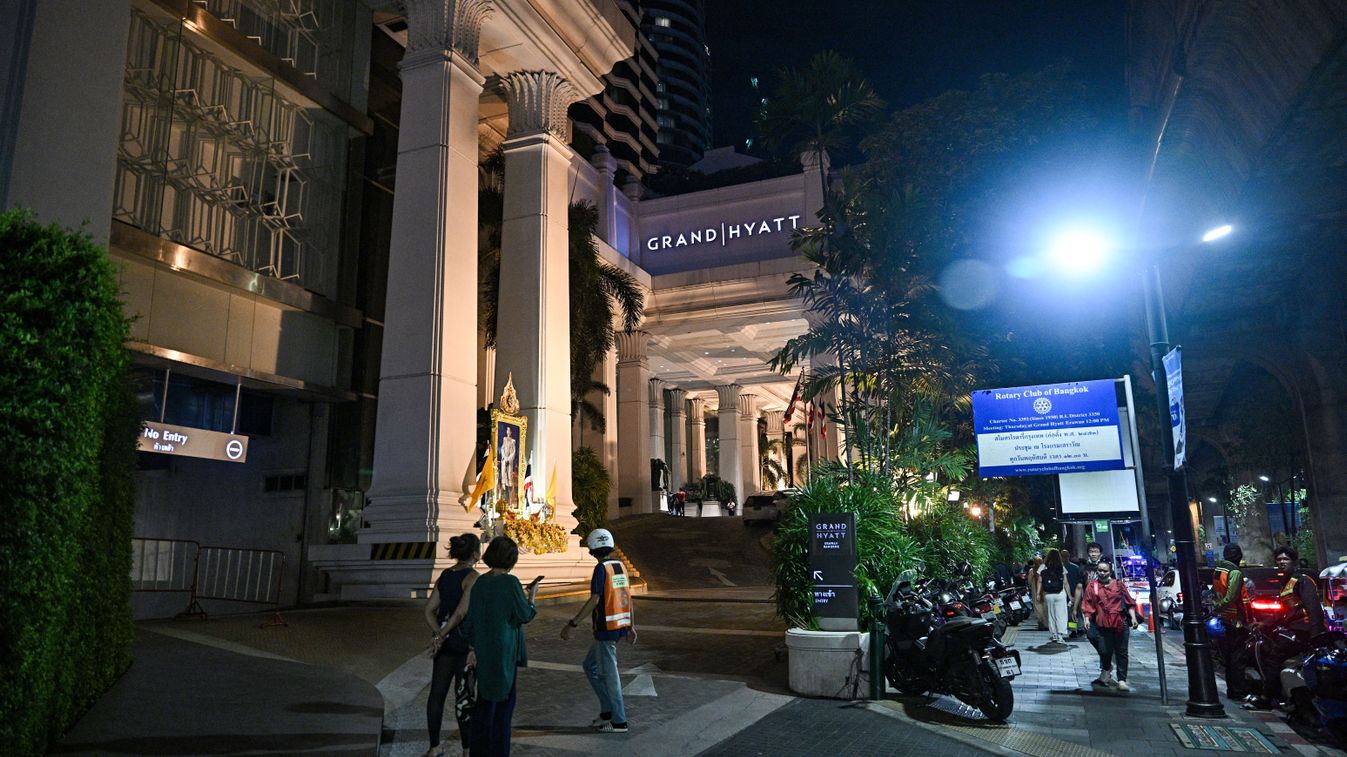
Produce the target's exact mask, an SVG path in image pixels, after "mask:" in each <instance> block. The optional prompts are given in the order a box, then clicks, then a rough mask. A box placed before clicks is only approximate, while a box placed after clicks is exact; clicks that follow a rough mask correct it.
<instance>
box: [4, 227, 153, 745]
mask: <svg viewBox="0 0 1347 757" xmlns="http://www.w3.org/2000/svg"><path fill="white" fill-rule="evenodd" d="M126 335H127V324H126V321H125V318H124V316H123V315H122V308H121V305H120V303H119V302H118V296H117V284H116V277H115V275H114V273H113V269H112V266H111V264H110V263H109V262H108V259H107V255H106V253H105V251H104V250H103V249H102V248H101V247H99V246H98V245H97V244H95V243H94V242H93V240H92V239H90V238H89V237H88V236H87V235H86V234H82V233H69V232H66V231H63V230H62V229H60V228H58V227H56V226H43V225H40V224H38V223H36V222H35V221H34V220H33V217H32V215H31V214H30V213H28V212H26V211H10V212H7V213H3V214H0V465H2V466H3V467H2V468H0V469H3V470H4V473H5V478H6V485H7V486H6V489H7V491H6V497H5V517H4V518H3V519H0V593H2V594H3V596H4V602H3V603H2V604H0V629H3V631H0V744H4V746H5V751H6V752H7V753H10V754H14V753H17V754H40V753H42V752H43V751H44V750H45V748H46V746H47V745H48V744H49V743H51V742H52V741H54V740H55V739H56V738H58V737H59V736H60V735H61V734H62V733H63V732H64V731H65V730H66V729H67V728H69V726H70V725H71V724H72V723H73V722H74V721H75V720H76V719H77V718H78V717H79V716H80V715H82V714H83V713H84V712H85V710H87V709H88V707H89V706H90V705H91V704H92V703H93V701H94V700H95V699H96V698H97V697H98V696H99V695H100V694H102V693H103V691H105V690H106V689H107V688H108V687H109V686H111V685H112V683H113V681H115V680H116V678H117V677H118V676H119V675H120V674H121V673H122V672H123V671H124V670H125V669H126V667H127V666H128V665H129V664H130V660H131V644H132V641H133V634H134V629H133V626H132V624H131V582H130V571H131V528H132V512H133V508H134V492H133V481H132V475H133V468H134V464H135V457H134V456H135V453H134V449H135V436H136V433H137V419H136V417H135V414H134V405H133V404H132V402H131V396H130V393H129V389H128V386H127V383H126V353H125V351H124V350H123V348H122V342H123V341H124V340H125V339H126Z"/></svg>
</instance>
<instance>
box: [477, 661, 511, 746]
mask: <svg viewBox="0 0 1347 757" xmlns="http://www.w3.org/2000/svg"><path fill="white" fill-rule="evenodd" d="M518 686H519V681H518V680H517V679H516V681H515V682H514V684H511V686H510V693H509V695H508V696H506V697H505V701H503V702H493V701H491V700H489V699H480V698H479V699H478V700H477V708H476V709H475V710H473V713H472V743H471V751H472V757H510V722H511V721H512V720H513V719H514V706H515V702H516V701H518V692H517V689H518Z"/></svg>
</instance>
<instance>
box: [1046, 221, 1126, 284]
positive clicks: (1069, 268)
mask: <svg viewBox="0 0 1347 757" xmlns="http://www.w3.org/2000/svg"><path fill="white" fill-rule="evenodd" d="M1112 254H1113V244H1112V243H1111V242H1109V240H1108V239H1106V238H1105V237H1104V236H1103V235H1102V234H1100V233H1099V232H1097V231H1094V230H1091V229H1087V228H1084V227H1076V228H1072V229H1068V230H1066V231H1064V232H1062V233H1061V234H1060V235H1058V236H1057V238H1056V239H1054V240H1053V241H1052V244H1051V245H1050V246H1049V247H1048V259H1049V260H1051V261H1052V263H1053V265H1055V266H1056V267H1057V268H1058V269H1059V270H1061V271H1063V272H1065V273H1068V274H1072V275H1084V274H1088V273H1093V272H1094V271H1095V270H1097V269H1098V268H1100V267H1102V266H1103V265H1104V263H1105V262H1106V261H1107V260H1108V259H1109V257H1110V256H1111V255H1112Z"/></svg>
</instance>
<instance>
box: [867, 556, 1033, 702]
mask: <svg viewBox="0 0 1347 757" xmlns="http://www.w3.org/2000/svg"><path fill="white" fill-rule="evenodd" d="M916 578H917V575H916V572H915V571H911V570H908V571H904V572H903V573H902V574H901V575H900V576H899V577H898V579H897V580H896V581H895V582H894V584H893V587H892V588H891V589H890V590H889V594H888V596H887V597H886V598H885V600H884V623H885V626H886V629H887V637H886V639H885V643H884V644H885V650H884V651H885V658H884V673H885V677H886V678H887V679H888V681H889V683H890V684H892V685H893V687H894V688H896V689H898V690H899V691H901V692H902V693H904V694H924V693H927V692H934V693H937V694H949V695H952V696H954V697H955V698H956V699H958V700H959V701H961V702H963V703H964V704H967V705H969V706H970V707H976V708H977V709H979V710H981V711H982V714H983V715H984V716H986V718H987V719H988V720H991V721H996V722H999V721H1003V720H1005V719H1006V718H1007V717H1009V715H1010V713H1011V711H1012V710H1013V709H1014V707H1015V695H1014V691H1013V690H1012V689H1011V686H1010V682H1011V681H1012V680H1013V679H1014V678H1015V677H1016V676H1018V675H1020V671H1021V667H1020V653H1019V652H1018V651H1017V650H1015V649H1012V648H1009V647H1007V646H1006V645H1005V644H1002V643H1001V641H1000V640H999V639H997V638H996V636H995V627H994V626H993V624H991V623H989V622H987V621H985V620H983V619H981V618H973V617H969V616H968V615H967V614H966V607H965V606H964V603H963V602H962V601H961V600H960V598H959V595H958V593H957V586H953V585H950V584H946V583H943V582H940V581H937V580H935V579H925V580H922V581H917V580H916Z"/></svg>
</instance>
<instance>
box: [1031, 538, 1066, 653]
mask: <svg viewBox="0 0 1347 757" xmlns="http://www.w3.org/2000/svg"><path fill="white" fill-rule="evenodd" d="M1070 585H1071V584H1070V582H1069V581H1068V580H1067V576H1066V566H1065V565H1064V564H1063V563H1062V553H1061V552H1060V551H1058V550H1056V549H1050V550H1048V557H1047V559H1046V560H1044V561H1043V565H1042V566H1040V567H1039V569H1038V594H1037V595H1036V596H1035V597H1034V602H1035V603H1042V604H1043V611H1044V614H1046V615H1047V616H1048V630H1049V631H1051V632H1052V640H1051V643H1053V644H1062V643H1064V639H1063V637H1064V636H1065V635H1066V633H1067V627H1066V622H1067V605H1068V604H1069V603H1070V599H1069V597H1070V595H1069V594H1068V591H1067V590H1068V588H1069V587H1070Z"/></svg>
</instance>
